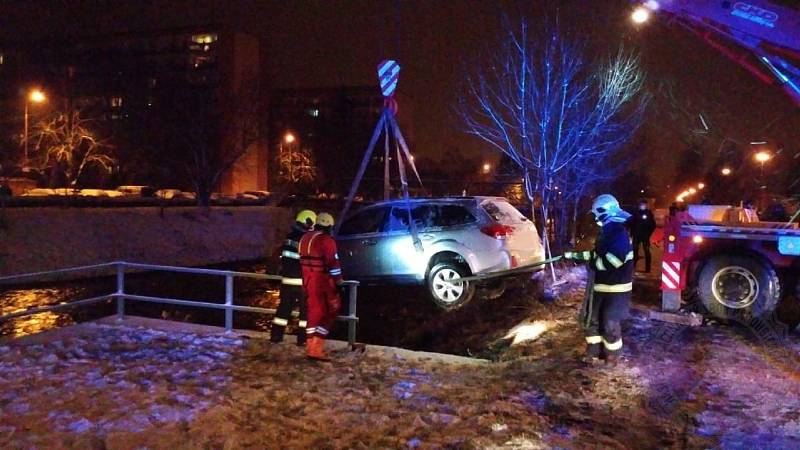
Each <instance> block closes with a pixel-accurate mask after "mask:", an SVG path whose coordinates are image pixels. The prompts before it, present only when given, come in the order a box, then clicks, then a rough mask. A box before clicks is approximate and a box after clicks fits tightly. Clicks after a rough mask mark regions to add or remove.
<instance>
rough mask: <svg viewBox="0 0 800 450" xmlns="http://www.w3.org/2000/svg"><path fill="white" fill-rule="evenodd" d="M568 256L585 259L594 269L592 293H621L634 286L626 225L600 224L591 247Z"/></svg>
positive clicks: (631, 253)
mask: <svg viewBox="0 0 800 450" xmlns="http://www.w3.org/2000/svg"><path fill="white" fill-rule="evenodd" d="M565 256H566V257H567V258H569V259H574V260H579V261H587V262H588V263H589V265H590V266H592V268H593V269H594V270H595V276H594V290H595V292H608V293H621V292H630V291H631V290H632V289H633V283H632V280H633V246H632V245H631V239H630V236H629V235H628V231H627V230H626V229H625V226H624V225H623V224H621V223H617V222H609V223H608V224H606V225H603V228H602V229H601V231H600V235H599V236H598V237H597V241H595V246H594V250H592V251H585V252H577V253H569V252H568V253H567V254H566V255H565Z"/></svg>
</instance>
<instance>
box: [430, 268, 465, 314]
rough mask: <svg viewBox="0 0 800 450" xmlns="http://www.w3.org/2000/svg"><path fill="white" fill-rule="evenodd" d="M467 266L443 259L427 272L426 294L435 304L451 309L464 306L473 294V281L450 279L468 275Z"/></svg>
mask: <svg viewBox="0 0 800 450" xmlns="http://www.w3.org/2000/svg"><path fill="white" fill-rule="evenodd" d="M469 275H470V272H469V269H468V268H467V267H465V266H464V265H462V264H458V263H457V262H455V261H444V262H440V263H438V264H436V265H435V266H433V267H432V268H431V270H430V272H428V280H427V284H428V294H429V295H430V297H431V300H433V302H434V303H436V305H437V306H439V307H440V308H443V309H447V310H452V309H457V308H460V307H462V306H464V305H465V304H466V303H467V302H469V301H470V300H472V297H474V296H475V283H473V282H469V281H464V282H458V281H455V282H454V281H452V280H453V279H457V278H461V277H466V276H469Z"/></svg>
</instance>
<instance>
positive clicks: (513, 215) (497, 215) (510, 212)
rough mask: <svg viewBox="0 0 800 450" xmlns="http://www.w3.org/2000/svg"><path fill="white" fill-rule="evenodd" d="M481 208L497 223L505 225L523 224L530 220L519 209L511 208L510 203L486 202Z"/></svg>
mask: <svg viewBox="0 0 800 450" xmlns="http://www.w3.org/2000/svg"><path fill="white" fill-rule="evenodd" d="M481 207H482V208H483V210H484V211H486V213H487V214H489V216H490V217H491V218H492V219H493V220H494V221H495V222H497V223H500V224H503V225H511V224H515V223H522V222H525V221H527V220H528V218H527V217H525V216H523V215H522V213H521V212H519V211H517V208H514V207H513V206H511V204H510V203H508V202H504V201H500V200H486V201H484V202H483V203H481Z"/></svg>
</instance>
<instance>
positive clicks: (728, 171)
mask: <svg viewBox="0 0 800 450" xmlns="http://www.w3.org/2000/svg"><path fill="white" fill-rule="evenodd" d="M719 172H720V173H721V174H722V175H724V176H726V177H727V176H728V175H730V174H731V172H732V171H731V169H730V167H723V168H722V170H720V171H719Z"/></svg>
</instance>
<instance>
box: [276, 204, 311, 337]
mask: <svg viewBox="0 0 800 450" xmlns="http://www.w3.org/2000/svg"><path fill="white" fill-rule="evenodd" d="M316 221H317V215H316V214H315V213H314V211H311V210H308V209H304V210H303V211H300V212H299V213H298V214H297V217H296V218H295V223H294V224H293V225H292V229H291V231H289V234H287V235H286V239H285V240H284V241H283V247H281V301H280V303H279V304H278V310H277V311H276V312H275V317H274V318H273V319H272V329H271V330H270V338H269V340H270V341H272V342H274V343H279V342H282V341H283V333H284V331H285V330H286V326H287V325H289V319H290V318H291V317H292V309H294V307H295V306H297V307H298V308H299V309H300V320H299V322H298V326H299V327H300V330H299V331H298V332H297V345H301V346H303V345H305V344H306V314H307V311H308V310H307V308H306V297H305V294H304V293H303V273H302V269H301V268H300V253H299V251H298V246H299V245H300V239H301V238H302V237H303V235H304V234H305V233H306V232H307V231H309V230H311V229H312V228H313V227H314V223H315V222H316Z"/></svg>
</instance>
